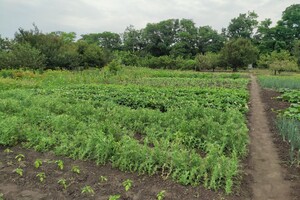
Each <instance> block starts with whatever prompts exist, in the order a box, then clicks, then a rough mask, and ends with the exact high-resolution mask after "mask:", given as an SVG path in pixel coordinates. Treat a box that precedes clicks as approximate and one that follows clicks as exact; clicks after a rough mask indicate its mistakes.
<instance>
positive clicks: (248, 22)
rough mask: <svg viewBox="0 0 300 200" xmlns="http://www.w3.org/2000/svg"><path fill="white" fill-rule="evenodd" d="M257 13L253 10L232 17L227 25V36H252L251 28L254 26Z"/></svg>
mask: <svg viewBox="0 0 300 200" xmlns="http://www.w3.org/2000/svg"><path fill="white" fill-rule="evenodd" d="M257 18H258V15H257V14H256V13H255V12H248V13H247V14H246V13H244V14H239V16H238V17H237V18H233V19H232V20H231V22H230V23H229V25H228V28H227V35H228V37H229V38H239V37H242V38H247V39H250V38H252V36H253V30H254V29H255V28H256V26H257V24H258V21H257Z"/></svg>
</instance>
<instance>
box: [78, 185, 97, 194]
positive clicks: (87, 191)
mask: <svg viewBox="0 0 300 200" xmlns="http://www.w3.org/2000/svg"><path fill="white" fill-rule="evenodd" d="M81 194H91V195H93V194H95V192H94V190H93V188H92V187H91V186H89V185H86V186H84V187H83V188H82V189H81Z"/></svg>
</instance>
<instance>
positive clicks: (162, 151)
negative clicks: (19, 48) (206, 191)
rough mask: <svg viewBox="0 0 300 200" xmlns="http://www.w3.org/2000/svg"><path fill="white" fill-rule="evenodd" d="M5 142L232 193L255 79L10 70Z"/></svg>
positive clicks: (1, 123) (2, 130)
mask: <svg viewBox="0 0 300 200" xmlns="http://www.w3.org/2000/svg"><path fill="white" fill-rule="evenodd" d="M0 76H1V78H0V88H1V92H0V144H1V145H16V144H21V145H23V146H25V147H29V148H33V149H35V150H37V151H53V152H54V153H55V154H57V155H65V156H69V157H71V158H74V159H83V160H85V159H90V160H94V161H95V162H96V163H98V164H105V163H111V164H112V165H113V166H114V167H116V168H119V169H120V170H122V171H130V172H138V173H140V174H149V175H153V174H160V175H162V176H163V177H164V178H171V179H173V180H175V181H177V182H179V183H181V184H184V185H187V184H191V185H199V184H203V185H204V186H205V187H206V188H211V189H215V190H216V189H219V188H222V189H224V190H225V191H226V192H227V193H230V192H231V190H232V187H233V185H234V182H235V180H236V179H237V175H238V174H239V170H240V167H239V164H240V160H241V159H242V158H243V157H244V156H245V155H246V154H247V144H248V129H247V126H246V117H245V113H246V112H247V111H248V106H247V102H248V99H249V93H248V91H247V84H248V82H249V79H248V77H247V76H246V75H242V74H231V73H216V74H215V73H196V72H181V71H163V70H150V69H144V68H124V69H122V70H121V71H118V72H117V73H112V72H110V71H109V70H106V69H104V70H102V71H100V70H87V71H79V72H68V71H47V72H44V73H43V74H34V73H32V72H29V71H10V70H6V71H4V70H3V71H2V72H1V73H0Z"/></svg>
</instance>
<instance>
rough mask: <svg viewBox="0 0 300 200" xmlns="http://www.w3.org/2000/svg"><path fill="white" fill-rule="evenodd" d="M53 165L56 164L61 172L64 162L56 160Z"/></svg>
mask: <svg viewBox="0 0 300 200" xmlns="http://www.w3.org/2000/svg"><path fill="white" fill-rule="evenodd" d="M55 163H56V164H57V167H58V168H59V169H60V170H63V169H64V161H62V160H57V161H55Z"/></svg>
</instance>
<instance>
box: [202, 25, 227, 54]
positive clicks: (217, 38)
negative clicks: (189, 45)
mask: <svg viewBox="0 0 300 200" xmlns="http://www.w3.org/2000/svg"><path fill="white" fill-rule="evenodd" d="M197 38H198V42H197V46H198V49H199V51H200V53H202V54H205V53H206V52H219V51H220V50H221V49H222V47H223V46H224V42H225V41H226V38H225V37H224V36H223V35H221V34H218V32H217V31H216V30H214V29H212V28H211V27H210V26H201V27H199V29H198V36H197Z"/></svg>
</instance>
